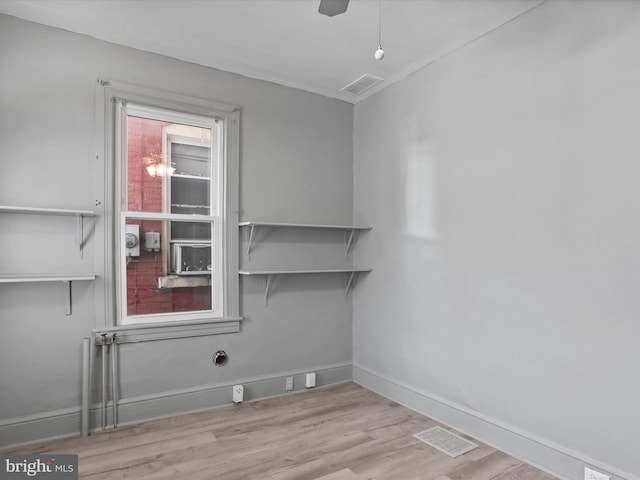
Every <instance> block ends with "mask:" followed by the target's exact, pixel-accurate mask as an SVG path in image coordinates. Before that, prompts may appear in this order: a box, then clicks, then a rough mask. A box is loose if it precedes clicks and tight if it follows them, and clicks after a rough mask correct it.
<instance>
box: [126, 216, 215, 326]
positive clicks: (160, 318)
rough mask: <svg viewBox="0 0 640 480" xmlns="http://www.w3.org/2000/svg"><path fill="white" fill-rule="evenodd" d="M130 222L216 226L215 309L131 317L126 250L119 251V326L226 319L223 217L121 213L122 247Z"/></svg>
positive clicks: (213, 307) (213, 285) (213, 296)
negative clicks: (222, 240)
mask: <svg viewBox="0 0 640 480" xmlns="http://www.w3.org/2000/svg"><path fill="white" fill-rule="evenodd" d="M127 220H155V221H168V222H174V221H183V222H189V223H208V224H210V225H211V227H212V238H211V240H210V242H209V244H210V245H211V263H212V266H213V268H212V270H211V309H210V310H195V311H190V312H165V313H149V314H136V315H129V314H128V312H127V278H126V276H127V256H126V255H125V254H124V249H122V248H119V249H118V252H119V254H118V255H119V257H118V258H119V261H118V264H117V267H116V269H117V274H118V284H119V289H118V292H117V295H118V305H119V306H120V311H119V322H118V324H119V325H132V324H137V323H160V322H176V321H192V320H206V319H213V318H223V317H224V314H225V311H224V301H223V293H224V285H223V283H224V277H223V273H224V272H223V270H224V269H223V248H222V245H221V241H220V238H221V237H222V235H221V234H220V233H221V232H220V228H221V222H220V219H219V217H217V216H212V215H184V214H177V213H152V212H130V211H127V212H121V213H120V222H119V225H120V228H119V230H120V241H119V245H124V244H125V237H126V232H125V224H126V223H127Z"/></svg>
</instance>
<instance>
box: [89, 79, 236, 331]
mask: <svg viewBox="0 0 640 480" xmlns="http://www.w3.org/2000/svg"><path fill="white" fill-rule="evenodd" d="M96 89H97V92H98V93H99V94H98V95H96V145H97V149H96V160H98V162H99V164H101V166H102V168H104V179H103V181H102V182H101V181H100V180H98V182H97V184H96V189H97V191H98V196H97V198H98V200H97V202H96V204H97V208H96V210H97V212H98V214H99V217H98V221H97V223H96V237H97V238H96V240H97V242H96V244H97V252H96V260H97V262H96V264H97V265H96V270H97V274H98V276H99V278H100V280H99V281H97V282H96V297H97V298H96V300H97V301H96V329H94V332H95V333H96V334H100V333H104V332H113V333H118V334H119V339H120V340H119V341H121V342H126V341H145V340H157V339H164V338H181V337H188V336H201V335H212V334H218V333H233V332H238V331H239V330H240V320H241V317H240V314H239V308H240V307H239V303H240V302H239V279H238V201H239V199H238V187H239V176H238V171H239V132H240V112H239V108H238V107H237V106H234V105H228V104H223V103H219V102H214V101H210V100H204V99H201V98H194V97H189V96H185V95H180V94H176V93H171V92H164V91H157V90H153V89H149V88H144V87H139V86H133V85H127V84H122V83H117V82H105V81H102V80H99V81H98V85H97V87H96ZM125 105H135V108H136V109H137V111H139V112H143V111H145V112H146V113H150V114H153V112H160V111H162V114H163V116H162V119H167V117H166V115H165V114H166V113H167V112H171V114H172V115H173V116H172V118H171V121H174V119H175V120H176V123H187V124H192V123H193V119H194V118H196V117H200V118H201V119H203V121H205V123H206V122H207V121H211V120H212V119H214V121H215V120H217V121H218V122H222V125H223V126H224V127H223V128H222V130H223V132H224V133H223V138H222V141H221V142H220V148H221V154H222V157H221V158H223V159H224V161H222V162H220V164H219V169H218V172H219V173H220V175H221V178H222V179H223V181H222V185H221V191H220V192H219V195H218V199H216V203H217V207H218V208H219V210H218V212H216V213H217V215H208V216H200V215H198V216H197V217H199V218H198V220H197V221H206V222H214V224H215V222H216V219H218V227H219V228H220V232H221V233H220V237H219V238H220V239H221V253H220V256H221V258H220V259H219V260H220V261H219V265H220V269H221V272H220V275H221V278H222V285H221V288H220V289H219V292H218V294H217V295H218V296H219V297H218V298H217V299H213V300H214V301H216V302H217V305H219V306H220V308H219V310H218V311H215V312H211V311H207V312H185V313H169V314H155V315H136V316H130V317H127V316H126V291H125V292H123V291H122V290H120V291H118V289H117V288H116V284H119V286H121V285H120V284H124V282H119V281H118V276H119V275H120V272H123V273H124V272H126V257H125V255H123V254H122V253H121V252H120V251H119V249H120V246H122V245H124V227H123V225H124V223H125V218H132V219H134V218H140V219H153V220H174V219H176V220H179V219H181V218H180V217H184V218H183V219H184V220H185V221H186V220H187V219H188V221H191V222H192V221H194V216H192V215H180V214H160V213H159V214H151V213H144V212H127V211H126V208H127V204H126V195H123V192H126V185H123V183H122V182H123V181H126V178H123V177H125V176H124V175H121V172H120V171H119V169H121V168H123V167H125V163H124V162H126V141H125V142H117V140H119V139H118V138H117V137H119V136H120V135H122V133H123V130H122V129H123V127H124V126H125V125H123V123H126V122H123V121H122V120H123V115H126V113H127V112H126V110H127V109H126V108H123V107H124V106H125ZM143 116H145V117H147V118H153V117H149V116H148V115H143ZM208 128H209V127H208ZM125 133H126V132H125ZM123 144H124V146H123ZM118 145H120V148H119V147H118ZM122 147H124V148H122ZM123 188H124V190H123ZM100 196H102V197H103V198H104V201H101V200H100ZM122 202H124V203H122ZM100 213H102V215H100ZM200 217H202V218H200ZM212 240H213V239H212ZM102 253H103V254H102ZM212 255H213V252H212ZM123 262H124V269H123ZM123 294H124V296H123ZM118 297H120V299H122V300H124V301H121V302H118ZM119 303H120V304H124V305H123V309H124V315H123V313H122V309H120V312H118V304H119ZM123 320H124V321H123ZM131 320H133V321H131ZM134 322H135V323H134Z"/></svg>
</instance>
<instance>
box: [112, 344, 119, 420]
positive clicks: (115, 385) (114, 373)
mask: <svg viewBox="0 0 640 480" xmlns="http://www.w3.org/2000/svg"><path fill="white" fill-rule="evenodd" d="M110 350H111V402H112V405H113V428H116V427H117V426H118V390H117V388H118V381H117V380H118V337H117V335H116V334H115V333H114V334H113V336H112V337H111V347H110Z"/></svg>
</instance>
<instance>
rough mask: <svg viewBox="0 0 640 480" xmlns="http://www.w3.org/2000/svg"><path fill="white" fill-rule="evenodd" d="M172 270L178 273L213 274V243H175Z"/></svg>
mask: <svg viewBox="0 0 640 480" xmlns="http://www.w3.org/2000/svg"><path fill="white" fill-rule="evenodd" d="M172 270H173V273H176V274H178V275H211V244H210V243H177V242H176V243H173V252H172Z"/></svg>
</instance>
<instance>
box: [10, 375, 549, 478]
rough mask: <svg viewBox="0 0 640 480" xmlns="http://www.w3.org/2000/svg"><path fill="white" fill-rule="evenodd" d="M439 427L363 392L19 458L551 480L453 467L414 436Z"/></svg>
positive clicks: (179, 471)
mask: <svg viewBox="0 0 640 480" xmlns="http://www.w3.org/2000/svg"><path fill="white" fill-rule="evenodd" d="M435 425H438V424H437V423H436V422H435V421H433V420H431V419H429V418H427V417H424V416H422V415H420V414H418V413H416V412H414V411H412V410H409V409H407V408H405V407H402V406H400V405H398V404H397V403H394V402H392V401H390V400H387V399H385V398H383V397H381V396H379V395H377V394H375V393H373V392H370V391H369V390H366V389H364V388H362V387H360V386H358V385H356V384H354V383H346V384H341V385H336V386H331V387H326V388H320V389H317V390H311V391H306V392H303V393H298V394H294V395H285V396H281V397H277V398H271V399H266V400H259V401H254V402H247V403H244V404H242V405H239V406H231V405H230V406H228V407H222V408H218V409H214V410H210V411H206V412H198V413H192V414H187V415H180V416H176V417H171V418H165V419H161V420H154V421H149V422H145V423H142V424H138V425H131V426H126V427H119V428H117V429H115V430H108V431H105V432H100V433H93V434H91V435H90V436H89V437H87V438H81V437H74V438H67V439H62V440H56V441H52V442H47V443H42V444H38V445H31V446H27V447H23V448H19V449H15V450H13V451H12V452H10V453H23V454H29V453H58V454H62V453H74V454H78V455H79V471H80V478H86V479H92V480H107V479H109V480H112V479H177V480H182V479H185V480H187V479H188V480H196V479H216V480H232V479H238V480H248V479H265V480H267V479H274V480H286V479H300V480H363V479H398V480H414V479H415V480H418V479H421V480H428V479H431V480H489V479H492V480H551V479H553V478H554V477H552V476H550V475H548V474H546V473H544V472H541V471H540V470H537V469H535V468H533V467H531V466H529V465H527V464H525V463H523V462H521V461H519V460H516V459H515V458H513V457H510V456H508V455H506V454H504V453H502V452H499V451H497V450H495V449H493V448H491V447H488V446H486V445H483V444H482V443H480V442H478V441H476V443H478V444H479V447H478V448H476V449H474V450H472V451H471V452H468V453H466V454H464V455H461V456H459V457H457V458H451V457H449V456H447V455H445V454H444V453H441V452H439V451H438V450H436V449H434V448H432V447H430V446H428V445H426V444H425V443H422V442H420V441H419V440H417V439H415V438H414V437H413V436H412V435H413V434H414V433H418V432H421V431H423V430H426V429H427V428H430V427H432V426H435Z"/></svg>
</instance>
